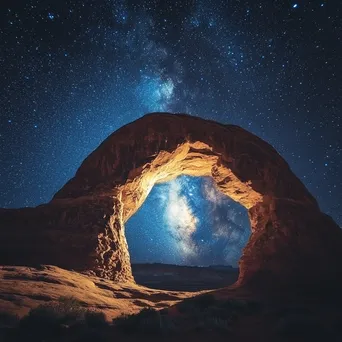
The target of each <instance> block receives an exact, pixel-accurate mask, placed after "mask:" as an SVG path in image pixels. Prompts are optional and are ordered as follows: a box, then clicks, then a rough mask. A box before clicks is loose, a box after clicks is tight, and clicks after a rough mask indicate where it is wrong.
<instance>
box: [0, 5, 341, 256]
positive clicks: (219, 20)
mask: <svg viewBox="0 0 342 342" xmlns="http://www.w3.org/2000/svg"><path fill="white" fill-rule="evenodd" d="M341 14H342V13H341V5H340V4H339V1H315V0H313V1H297V2H291V1H281V0H277V1H254V0H253V1H248V0H246V1H238V0H237V1H213V0H208V1H201V0H198V1H195V0H193V1H167V0H163V1H157V0H153V1H115V0H112V1H110V0H106V1H105V0H97V1H95V0H92V1H90V0H89V1H82V0H80V1H63V0H61V1H44V2H42V1H32V0H27V1H11V2H7V1H5V2H2V3H1V11H0V16H1V20H0V25H1V26H0V34H1V40H0V63H1V72H2V77H1V86H2V91H1V92H0V108H1V121H0V189H1V191H0V207H22V206H35V205H38V204H41V203H43V202H46V201H49V200H50V199H51V197H52V195H53V194H54V193H55V192H56V191H57V190H58V189H59V188H61V187H62V186H63V184H64V183H65V182H66V181H67V180H68V179H69V178H71V177H72V176H73V174H74V173H75V171H76V169H77V167H78V166H79V165H80V163H81V162H82V160H83V159H84V158H85V157H86V156H87V155H88V154H89V153H90V152H91V151H92V150H94V149H95V148H96V147H97V146H98V145H99V143H101V141H103V140H104V139H105V138H106V137H107V136H108V135H109V134H110V133H112V132H113V131H114V130H116V129H118V128H119V127H121V126H122V125H124V124H127V123H128V122H131V121H133V120H135V119H137V118H139V117H141V116H142V115H144V114H145V113H147V112H151V111H171V112H186V113H189V114H192V115H196V116H199V117H202V118H206V119H213V120H216V121H219V122H222V123H229V124H237V125H240V126H242V127H244V128H246V129H248V130H250V131H251V132H253V133H255V134H256V135H258V136H260V137H261V138H263V139H265V140H266V141H267V142H269V143H271V144H272V145H273V146H274V147H275V148H276V149H277V151H279V153H280V154H281V155H282V156H283V157H284V158H285V159H286V160H287V161H288V162H289V164H290V166H291V168H292V170H293V171H294V172H295V173H296V175H297V176H298V177H299V178H300V179H301V180H302V181H303V182H304V184H305V185H306V186H307V187H308V189H309V191H310V192H312V194H313V195H314V196H315V197H316V198H317V199H318V202H319V204H320V206H321V208H322V210H323V211H325V212H327V213H328V214H329V215H331V216H332V217H333V218H334V219H335V220H336V221H337V222H338V224H340V225H342V216H341V215H342V210H341V193H342V181H341V175H340V171H339V170H341V169H342V156H341V154H342V153H341V152H342V142H341V141H342V138H341V136H342V134H341V133H342V132H341V121H342V118H341V109H342V105H341V98H342V96H341V94H342V89H341V61H340V56H341V55H342V44H341V34H340V32H341V31H342V27H341V25H342V24H341V20H340V18H341ZM189 182H190V183H192V182H195V181H189ZM160 186H162V185H160ZM165 186H166V187H168V188H170V187H171V186H172V184H171V185H165ZM173 186H174V185H173ZM152 191H153V190H152ZM167 191H168V190H165V192H167ZM197 195H198V198H199V201H200V202H201V201H202V199H204V198H205V195H204V192H203V191H201V192H199V193H198V194H197ZM186 201H187V203H190V199H189V198H188V197H186ZM146 205H147V206H150V208H151V206H152V204H151V203H150V204H149V202H147V203H146ZM203 205H204V204H203ZM217 205H218V204H217ZM204 207H205V208H207V209H206V210H209V209H208V207H206V206H205V205H204ZM165 208H166V207H165ZM165 208H164V209H163V210H164V211H165V210H166V209H165ZM189 208H190V209H189V210H191V212H193V210H194V207H193V206H192V207H191V206H190V204H189ZM228 209H229V208H228V207H227V210H228ZM142 210H143V209H142ZM164 211H162V210H160V212H159V214H158V217H159V218H160V220H159V221H158V222H160V224H165V220H164V214H165V213H164ZM208 217H209V216H208ZM148 219H149V216H148V215H146V216H145V219H144V220H143V221H141V220H140V225H141V226H144V227H145V229H149V226H150V225H151V223H150V222H148ZM197 220H198V221H196V222H197V223H196V224H197V226H196V227H197V228H196V232H198V231H201V229H199V228H198V227H199V226H200V224H201V222H202V221H203V218H201V217H200V218H197ZM216 227H219V226H216ZM156 229H157V228H156ZM198 229H199V230H198ZM217 229H218V230H217V232H212V230H211V232H212V235H213V236H214V237H215V234H216V236H218V235H220V234H224V231H225V230H220V229H219V228H217ZM220 232H221V233H220ZM169 233H170V232H169ZM194 234H195V233H194ZM171 235H172V234H171ZM214 237H213V239H214ZM136 238H137V239H139V236H138V234H137V236H136ZM172 239H173V240H175V241H176V240H177V237H176V236H175V234H173V236H172ZM172 239H171V238H170V241H173V240H172ZM195 240H196V239H195ZM191 241H193V239H192V238H191V236H190V237H189V241H188V242H189V243H191ZM198 241H199V240H196V241H195V244H194V245H193V246H192V247H193V250H197V251H198V248H199V247H198ZM222 243H223V242H222ZM186 246H188V245H186ZM159 251H160V254H159V255H162V254H163V253H164V251H163V250H162V247H161V248H159ZM190 251H191V249H189V250H188V252H189V253H190ZM170 253H171V252H170ZM196 253H197V252H196ZM196 253H195V254H196ZM235 254H236V253H235ZM196 255H197V256H196V258H197V261H198V262H204V261H205V260H202V259H201V255H207V257H208V260H209V259H210V260H213V259H215V257H214V256H213V255H211V256H209V254H208V252H207V251H204V252H203V253H202V254H201V253H197V254H196ZM157 256H158V255H157ZM157 256H156V257H157ZM190 256H191V253H190V254H189V255H188V259H191V257H190ZM175 257H177V258H178V259H179V260H178V261H179V262H180V259H181V258H182V257H184V255H183V256H181V255H180V254H179V255H178V256H175ZM169 258H171V257H169ZM217 258H218V259H220V260H223V259H222V258H223V256H222V255H221V256H218V257H217ZM231 260H232V259H231ZM189 262H191V260H189Z"/></svg>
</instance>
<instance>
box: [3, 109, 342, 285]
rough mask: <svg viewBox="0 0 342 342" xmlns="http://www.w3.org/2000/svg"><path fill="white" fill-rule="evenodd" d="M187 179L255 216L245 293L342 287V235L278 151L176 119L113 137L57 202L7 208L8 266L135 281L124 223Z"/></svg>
mask: <svg viewBox="0 0 342 342" xmlns="http://www.w3.org/2000/svg"><path fill="white" fill-rule="evenodd" d="M180 174H188V175H193V176H211V177H212V178H213V179H214V180H215V182H216V184H217V187H218V189H219V190H220V191H222V192H223V193H224V194H226V195H227V196H229V197H231V198H233V199H234V200H236V201H238V202H240V203H241V204H242V205H244V206H245V207H246V208H247V209H248V212H249V217H250V221H251V229H252V234H251V237H250V240H249V242H248V243H247V246H246V247H245V249H244V251H243V256H242V258H241V260H240V277H239V281H238V284H239V285H244V284H264V283H265V282H268V283H269V284H272V285H275V284H279V285H280V284H287V285H288V286H290V285H291V286H293V285H294V286H299V285H305V286H306V285H307V284H319V286H321V285H323V284H325V283H329V282H331V281H332V280H333V279H335V283H336V279H337V277H340V278H342V277H341V268H340V266H339V265H340V262H341V261H342V248H341V247H342V231H341V229H340V228H339V227H338V226H337V224H336V223H335V222H334V221H333V220H332V219H331V218H330V217H328V216H327V215H325V214H323V213H321V211H320V209H319V207H318V205H317V202H316V200H315V199H314V198H313V197H312V195H311V194H310V193H309V192H308V190H307V189H306V188H305V186H304V185H303V184H302V183H301V182H300V180H299V179H298V178H297V177H296V176H295V175H294V174H293V172H292V171H291V170H290V168H289V166H288V164H287V163H286V162H285V161H284V159H283V158H282V157H281V156H280V155H279V154H278V153H277V152H276V151H275V150H274V148H273V147H272V146H270V145H269V144H267V143H266V142H265V141H263V140H261V139H260V138H258V137H256V136H255V135H253V134H251V133H249V132H247V131H245V130H244V129H242V128H240V127H237V126H232V125H222V124H219V123H216V122H213V121H208V120H204V119H200V118H196V117H192V116H188V115H180V114H177V115H176V114H168V113H153V114H149V115H146V116H144V117H143V118H141V119H139V120H137V121H135V122H133V123H131V124H128V125H126V126H124V127H122V128H121V129H119V130H118V131H116V132H114V133H113V134H112V135H110V136H109V137H108V138H107V139H106V140H105V141H104V142H103V143H102V144H101V145H100V146H99V147H98V148H97V149H96V150H95V151H94V152H93V153H91V154H90V155H89V156H88V157H87V158H86V159H85V160H84V162H83V163H82V165H81V166H80V168H79V169H78V171H77V173H76V175H75V177H73V178H72V179H71V180H70V181H69V182H68V183H67V184H66V185H65V186H64V187H63V188H62V189H61V190H60V191H58V192H57V194H56V195H55V196H54V198H53V200H52V201H51V202H50V203H48V204H45V205H42V206H39V207H37V208H31V209H18V210H4V209H3V210H2V211H1V212H0V251H1V254H0V263H1V264H20V265H22V264H32V263H33V264H36V263H44V264H46V263H51V264H54V265H58V266H61V267H64V268H67V269H71V268H72V269H75V270H77V271H83V272H89V273H92V274H95V275H97V276H100V277H105V278H110V279H115V280H132V273H131V266H130V260H129V253H128V248H127V243H126V239H125V235H124V223H125V222H126V221H127V220H128V219H129V217H131V215H133V214H134V213H135V211H136V210H137V209H138V208H139V207H140V206H141V204H142V203H143V202H144V200H145V199H146V197H147V195H148V193H149V191H150V190H151V188H152V187H153V185H154V184H155V183H158V182H165V181H168V180H170V179H172V178H174V177H176V176H178V175H180ZM312 265H315V266H314V268H315V272H312V268H313V266H312Z"/></svg>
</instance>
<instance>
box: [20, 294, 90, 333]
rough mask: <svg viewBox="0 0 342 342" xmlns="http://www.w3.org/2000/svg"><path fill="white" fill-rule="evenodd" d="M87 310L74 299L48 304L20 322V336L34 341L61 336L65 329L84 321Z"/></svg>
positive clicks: (38, 307)
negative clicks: (25, 336)
mask: <svg viewBox="0 0 342 342" xmlns="http://www.w3.org/2000/svg"><path fill="white" fill-rule="evenodd" d="M85 313H86V310H85V309H84V308H83V307H82V306H81V303H80V302H79V301H77V300H76V299H74V298H72V297H61V298H59V300H58V301H57V302H53V303H47V304H42V305H39V306H37V307H36V308H34V309H32V310H31V311H30V312H29V313H28V315H27V316H25V317H23V318H22V319H21V320H20V322H19V326H18V328H19V330H18V334H19V335H26V334H27V335H29V336H30V337H32V338H33V339H35V338H36V339H38V338H43V337H44V338H49V337H52V336H59V335H61V334H62V333H64V332H65V328H66V327H68V326H70V325H73V324H75V323H77V322H79V321H82V320H84V317H85Z"/></svg>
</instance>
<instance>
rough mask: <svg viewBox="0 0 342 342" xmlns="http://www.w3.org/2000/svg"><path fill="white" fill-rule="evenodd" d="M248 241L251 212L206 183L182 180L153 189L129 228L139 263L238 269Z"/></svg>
mask: <svg viewBox="0 0 342 342" xmlns="http://www.w3.org/2000/svg"><path fill="white" fill-rule="evenodd" d="M249 235H250V224H249V219H248V215H247V210H246V209H245V208H243V207H242V206H241V205H240V204H238V203H236V202H234V201H233V200H231V199H229V198H228V197H227V196H225V195H223V194H222V193H221V192H220V191H219V190H217V189H216V186H215V184H214V182H213V180H212V179H211V178H207V177H200V178H197V177H189V176H180V177H178V178H176V179H174V180H172V181H170V182H168V183H165V184H158V185H155V186H154V188H153V189H152V191H151V192H150V194H149V196H148V198H147V199H146V201H145V203H144V204H143V206H142V207H140V209H139V210H138V212H137V213H136V214H135V215H134V216H132V218H131V219H129V220H128V222H127V223H126V237H127V241H128V246H129V250H130V255H131V260H132V262H135V263H143V262H156V261H158V262H164V263H169V264H171V263H173V264H179V265H202V266H206V265H210V264H229V265H232V266H235V267H236V266H237V265H238V260H239V257H240V256H241V252H242V248H243V247H244V246H245V244H246V243H247V240H248V238H249ZM137 236H139V238H137Z"/></svg>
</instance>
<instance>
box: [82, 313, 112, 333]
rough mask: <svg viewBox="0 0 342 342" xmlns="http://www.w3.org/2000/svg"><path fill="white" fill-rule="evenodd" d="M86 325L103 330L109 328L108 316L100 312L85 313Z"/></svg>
mask: <svg viewBox="0 0 342 342" xmlns="http://www.w3.org/2000/svg"><path fill="white" fill-rule="evenodd" d="M84 318H85V324H86V325H87V326H88V327H89V328H93V329H101V328H104V327H107V326H108V322H107V321H106V316H105V314H104V313H103V312H99V311H87V312H86V313H85V317H84Z"/></svg>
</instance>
